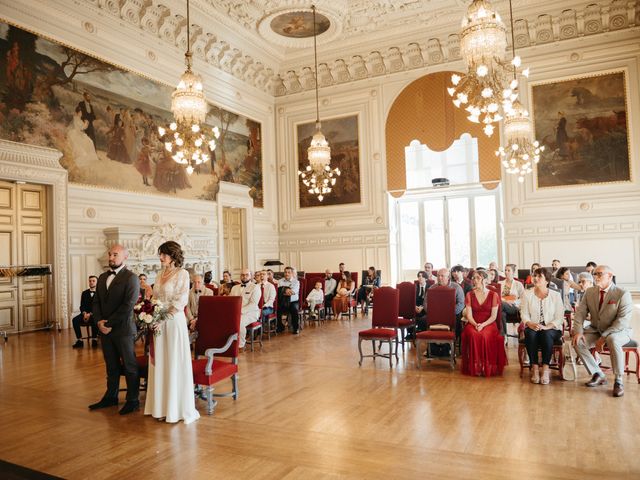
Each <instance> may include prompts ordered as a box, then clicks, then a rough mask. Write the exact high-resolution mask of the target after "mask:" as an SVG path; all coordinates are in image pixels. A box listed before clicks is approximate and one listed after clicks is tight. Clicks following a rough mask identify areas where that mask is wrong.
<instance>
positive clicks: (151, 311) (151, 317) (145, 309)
mask: <svg viewBox="0 0 640 480" xmlns="http://www.w3.org/2000/svg"><path fill="white" fill-rule="evenodd" d="M133 311H134V312H135V316H136V322H137V323H138V325H139V326H140V328H145V329H151V330H153V333H154V335H160V329H159V328H158V327H159V326H160V324H161V323H162V322H164V321H165V320H167V318H169V315H170V313H169V309H168V307H167V306H165V305H164V304H163V303H162V302H160V301H159V300H155V299H152V300H141V301H139V302H138V303H137V304H136V306H135V307H133Z"/></svg>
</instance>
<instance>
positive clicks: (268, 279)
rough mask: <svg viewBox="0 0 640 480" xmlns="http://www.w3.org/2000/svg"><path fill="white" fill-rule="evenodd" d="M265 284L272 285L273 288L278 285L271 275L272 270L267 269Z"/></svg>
mask: <svg viewBox="0 0 640 480" xmlns="http://www.w3.org/2000/svg"><path fill="white" fill-rule="evenodd" d="M267 282H270V283H272V284H273V285H274V286H275V285H277V284H278V281H277V280H276V278H275V276H274V274H273V270H271V269H270V268H268V269H267Z"/></svg>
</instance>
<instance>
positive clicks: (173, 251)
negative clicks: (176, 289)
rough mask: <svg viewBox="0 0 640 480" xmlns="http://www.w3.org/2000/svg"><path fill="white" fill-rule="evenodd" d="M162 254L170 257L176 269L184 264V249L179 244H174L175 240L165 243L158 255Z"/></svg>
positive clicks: (159, 248)
mask: <svg viewBox="0 0 640 480" xmlns="http://www.w3.org/2000/svg"><path fill="white" fill-rule="evenodd" d="M161 253H164V254H165V255H169V256H170V257H171V260H173V264H174V265H175V266H176V267H181V266H182V264H183V263H184V252H183V251H182V247H181V246H180V244H179V243H178V242H174V241H173V240H169V241H168V242H164V243H163V244H162V245H160V246H159V247H158V255H160V254H161Z"/></svg>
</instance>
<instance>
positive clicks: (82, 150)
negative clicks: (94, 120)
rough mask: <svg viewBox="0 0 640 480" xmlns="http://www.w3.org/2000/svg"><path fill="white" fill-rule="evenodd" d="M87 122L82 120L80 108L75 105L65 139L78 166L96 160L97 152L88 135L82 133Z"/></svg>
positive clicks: (86, 165) (84, 165)
mask: <svg viewBox="0 0 640 480" xmlns="http://www.w3.org/2000/svg"><path fill="white" fill-rule="evenodd" d="M88 125H89V123H88V122H87V121H86V120H82V110H81V109H80V107H76V111H75V114H74V115H73V120H72V121H71V123H70V124H69V128H68V129H67V141H68V142H69V145H70V146H71V153H73V161H74V162H75V164H76V166H77V167H78V168H83V167H88V166H90V165H91V164H94V165H95V163H94V162H97V161H98V154H97V153H96V148H95V147H94V145H93V142H92V141H91V139H90V138H89V135H87V134H86V133H84V131H85V130H86V128H87V126H88Z"/></svg>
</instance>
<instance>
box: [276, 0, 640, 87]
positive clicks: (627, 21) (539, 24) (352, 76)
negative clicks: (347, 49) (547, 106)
mask: <svg viewBox="0 0 640 480" xmlns="http://www.w3.org/2000/svg"><path fill="white" fill-rule="evenodd" d="M379 3H382V2H379ZM405 3H408V2H405ZM351 15H352V16H353V11H352V12H351ZM460 15H461V14H460V13H458V16H460ZM639 27H640V1H637V2H627V1H626V0H613V1H611V2H609V3H608V4H607V5H604V6H602V5H598V4H589V5H587V6H586V7H585V8H583V9H566V10H563V11H562V12H561V13H560V14H558V15H555V16H553V15H551V14H548V13H542V14H539V15H538V16H537V17H535V18H533V19H526V18H520V19H517V20H516V21H515V27H514V31H515V43H516V47H518V48H523V47H533V46H536V45H544V44H548V43H553V42H561V41H564V40H572V39H575V38H579V37H585V36H590V35H596V34H601V33H607V32H612V31H620V30H624V29H629V28H639ZM347 30H348V29H347ZM458 60H460V38H459V35H458V34H457V33H453V34H450V35H448V36H446V37H441V38H429V39H428V40H427V41H426V42H411V43H408V44H406V45H403V46H399V45H398V46H390V47H388V48H387V49H386V50H384V51H380V50H374V51H370V52H368V53H365V52H360V53H359V54H354V55H351V57H350V58H349V57H343V58H335V59H334V60H332V61H326V60H325V61H324V63H322V64H321V65H320V66H319V67H318V82H319V84H320V87H328V86H331V85H336V84H338V83H344V82H350V81H356V80H360V79H363V78H373V77H376V76H379V75H387V74H391V73H395V72H400V71H405V70H413V69H416V68H421V67H424V66H431V65H444V64H447V63H452V62H455V61H458ZM327 66H329V67H328V69H327V68H325V69H324V71H323V67H327ZM312 73H313V70H312V67H311V66H309V65H301V66H299V67H293V68H292V67H291V66H289V67H287V69H286V74H284V73H282V72H281V74H280V76H281V77H284V82H283V84H284V85H283V87H284V88H282V86H281V87H280V88H279V89H278V92H282V93H276V95H277V96H278V95H289V94H294V93H298V92H300V91H302V90H310V89H313V88H314V84H313V81H311V82H309V81H306V79H307V78H308V77H309V75H310V74H311V75H312ZM338 79H339V80H338Z"/></svg>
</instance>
